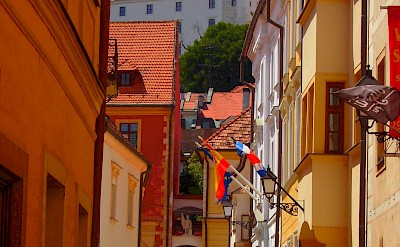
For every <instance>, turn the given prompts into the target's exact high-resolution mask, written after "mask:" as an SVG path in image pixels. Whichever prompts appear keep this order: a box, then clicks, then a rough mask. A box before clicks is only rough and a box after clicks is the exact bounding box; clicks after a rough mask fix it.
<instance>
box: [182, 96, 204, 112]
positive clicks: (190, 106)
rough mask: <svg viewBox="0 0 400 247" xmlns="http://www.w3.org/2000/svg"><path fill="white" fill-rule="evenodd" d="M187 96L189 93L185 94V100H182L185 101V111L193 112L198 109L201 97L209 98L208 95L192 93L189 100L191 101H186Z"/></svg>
mask: <svg viewBox="0 0 400 247" xmlns="http://www.w3.org/2000/svg"><path fill="white" fill-rule="evenodd" d="M187 94H188V93H185V98H184V99H182V100H184V101H185V102H184V104H183V110H184V111H192V110H193V109H196V107H197V106H196V105H195V104H196V100H198V99H199V96H201V95H203V96H204V97H207V95H206V94H204V93H190V99H189V101H186V97H187ZM204 100H205V99H204Z"/></svg>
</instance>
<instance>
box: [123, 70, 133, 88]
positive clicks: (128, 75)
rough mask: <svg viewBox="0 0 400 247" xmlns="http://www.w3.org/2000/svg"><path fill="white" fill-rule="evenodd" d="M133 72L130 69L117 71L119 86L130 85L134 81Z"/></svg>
mask: <svg viewBox="0 0 400 247" xmlns="http://www.w3.org/2000/svg"><path fill="white" fill-rule="evenodd" d="M134 77H135V76H134V73H133V72H132V71H120V73H119V86H122V87H128V86H132V84H133V81H134V79H135V78H134Z"/></svg>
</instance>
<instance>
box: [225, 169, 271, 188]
mask: <svg viewBox="0 0 400 247" xmlns="http://www.w3.org/2000/svg"><path fill="white" fill-rule="evenodd" d="M229 168H230V169H231V170H232V171H233V172H235V173H236V175H238V177H240V178H241V179H243V180H244V182H245V183H246V184H247V185H248V186H250V188H252V189H253V190H254V192H256V193H257V194H258V195H259V196H262V195H263V194H262V193H261V192H260V191H259V190H258V189H256V187H254V186H253V184H252V183H250V182H249V181H248V180H247V179H246V178H245V177H243V175H242V174H240V172H238V170H236V169H235V167H233V166H232V165H230V166H229Z"/></svg>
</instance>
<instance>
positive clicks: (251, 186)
mask: <svg viewBox="0 0 400 247" xmlns="http://www.w3.org/2000/svg"><path fill="white" fill-rule="evenodd" d="M198 138H199V139H200V140H201V141H202V142H204V141H205V140H204V139H203V137H201V136H198ZM196 145H197V144H196ZM208 145H209V144H208ZM210 148H212V146H210ZM229 168H231V170H232V171H233V172H235V173H236V175H237V176H238V177H240V178H241V179H243V180H244V182H245V183H246V184H247V185H248V186H250V188H252V189H253V190H254V192H256V193H257V194H258V195H259V196H262V195H263V194H262V193H261V192H260V191H259V190H258V189H256V187H254V186H253V184H252V183H250V182H249V181H248V180H247V179H246V178H245V177H243V175H242V174H240V172H238V170H236V169H235V167H233V166H232V165H229Z"/></svg>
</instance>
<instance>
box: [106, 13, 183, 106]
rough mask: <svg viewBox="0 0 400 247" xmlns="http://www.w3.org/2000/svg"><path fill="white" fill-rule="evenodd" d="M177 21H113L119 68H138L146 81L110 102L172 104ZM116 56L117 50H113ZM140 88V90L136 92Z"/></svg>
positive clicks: (112, 29)
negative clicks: (115, 51)
mask: <svg viewBox="0 0 400 247" xmlns="http://www.w3.org/2000/svg"><path fill="white" fill-rule="evenodd" d="M176 23H177V22H176V21H151V22H147V21H141V22H112V23H110V35H109V37H110V39H117V43H118V66H119V67H118V70H136V69H137V70H138V71H139V72H140V74H141V75H142V78H143V84H144V85H141V86H138V87H137V88H138V89H137V90H136V89H135V84H134V85H133V90H132V91H129V92H130V93H129V94H119V95H118V96H117V97H116V98H114V99H111V100H110V101H109V102H108V105H115V104H130V103H133V104H136V103H140V104H171V103H172V101H173V97H172V96H173V90H174V76H175V75H174V63H175V54H176V49H177V40H176ZM109 52H110V54H111V55H112V52H113V49H110V51H109ZM135 90H136V91H135Z"/></svg>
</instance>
